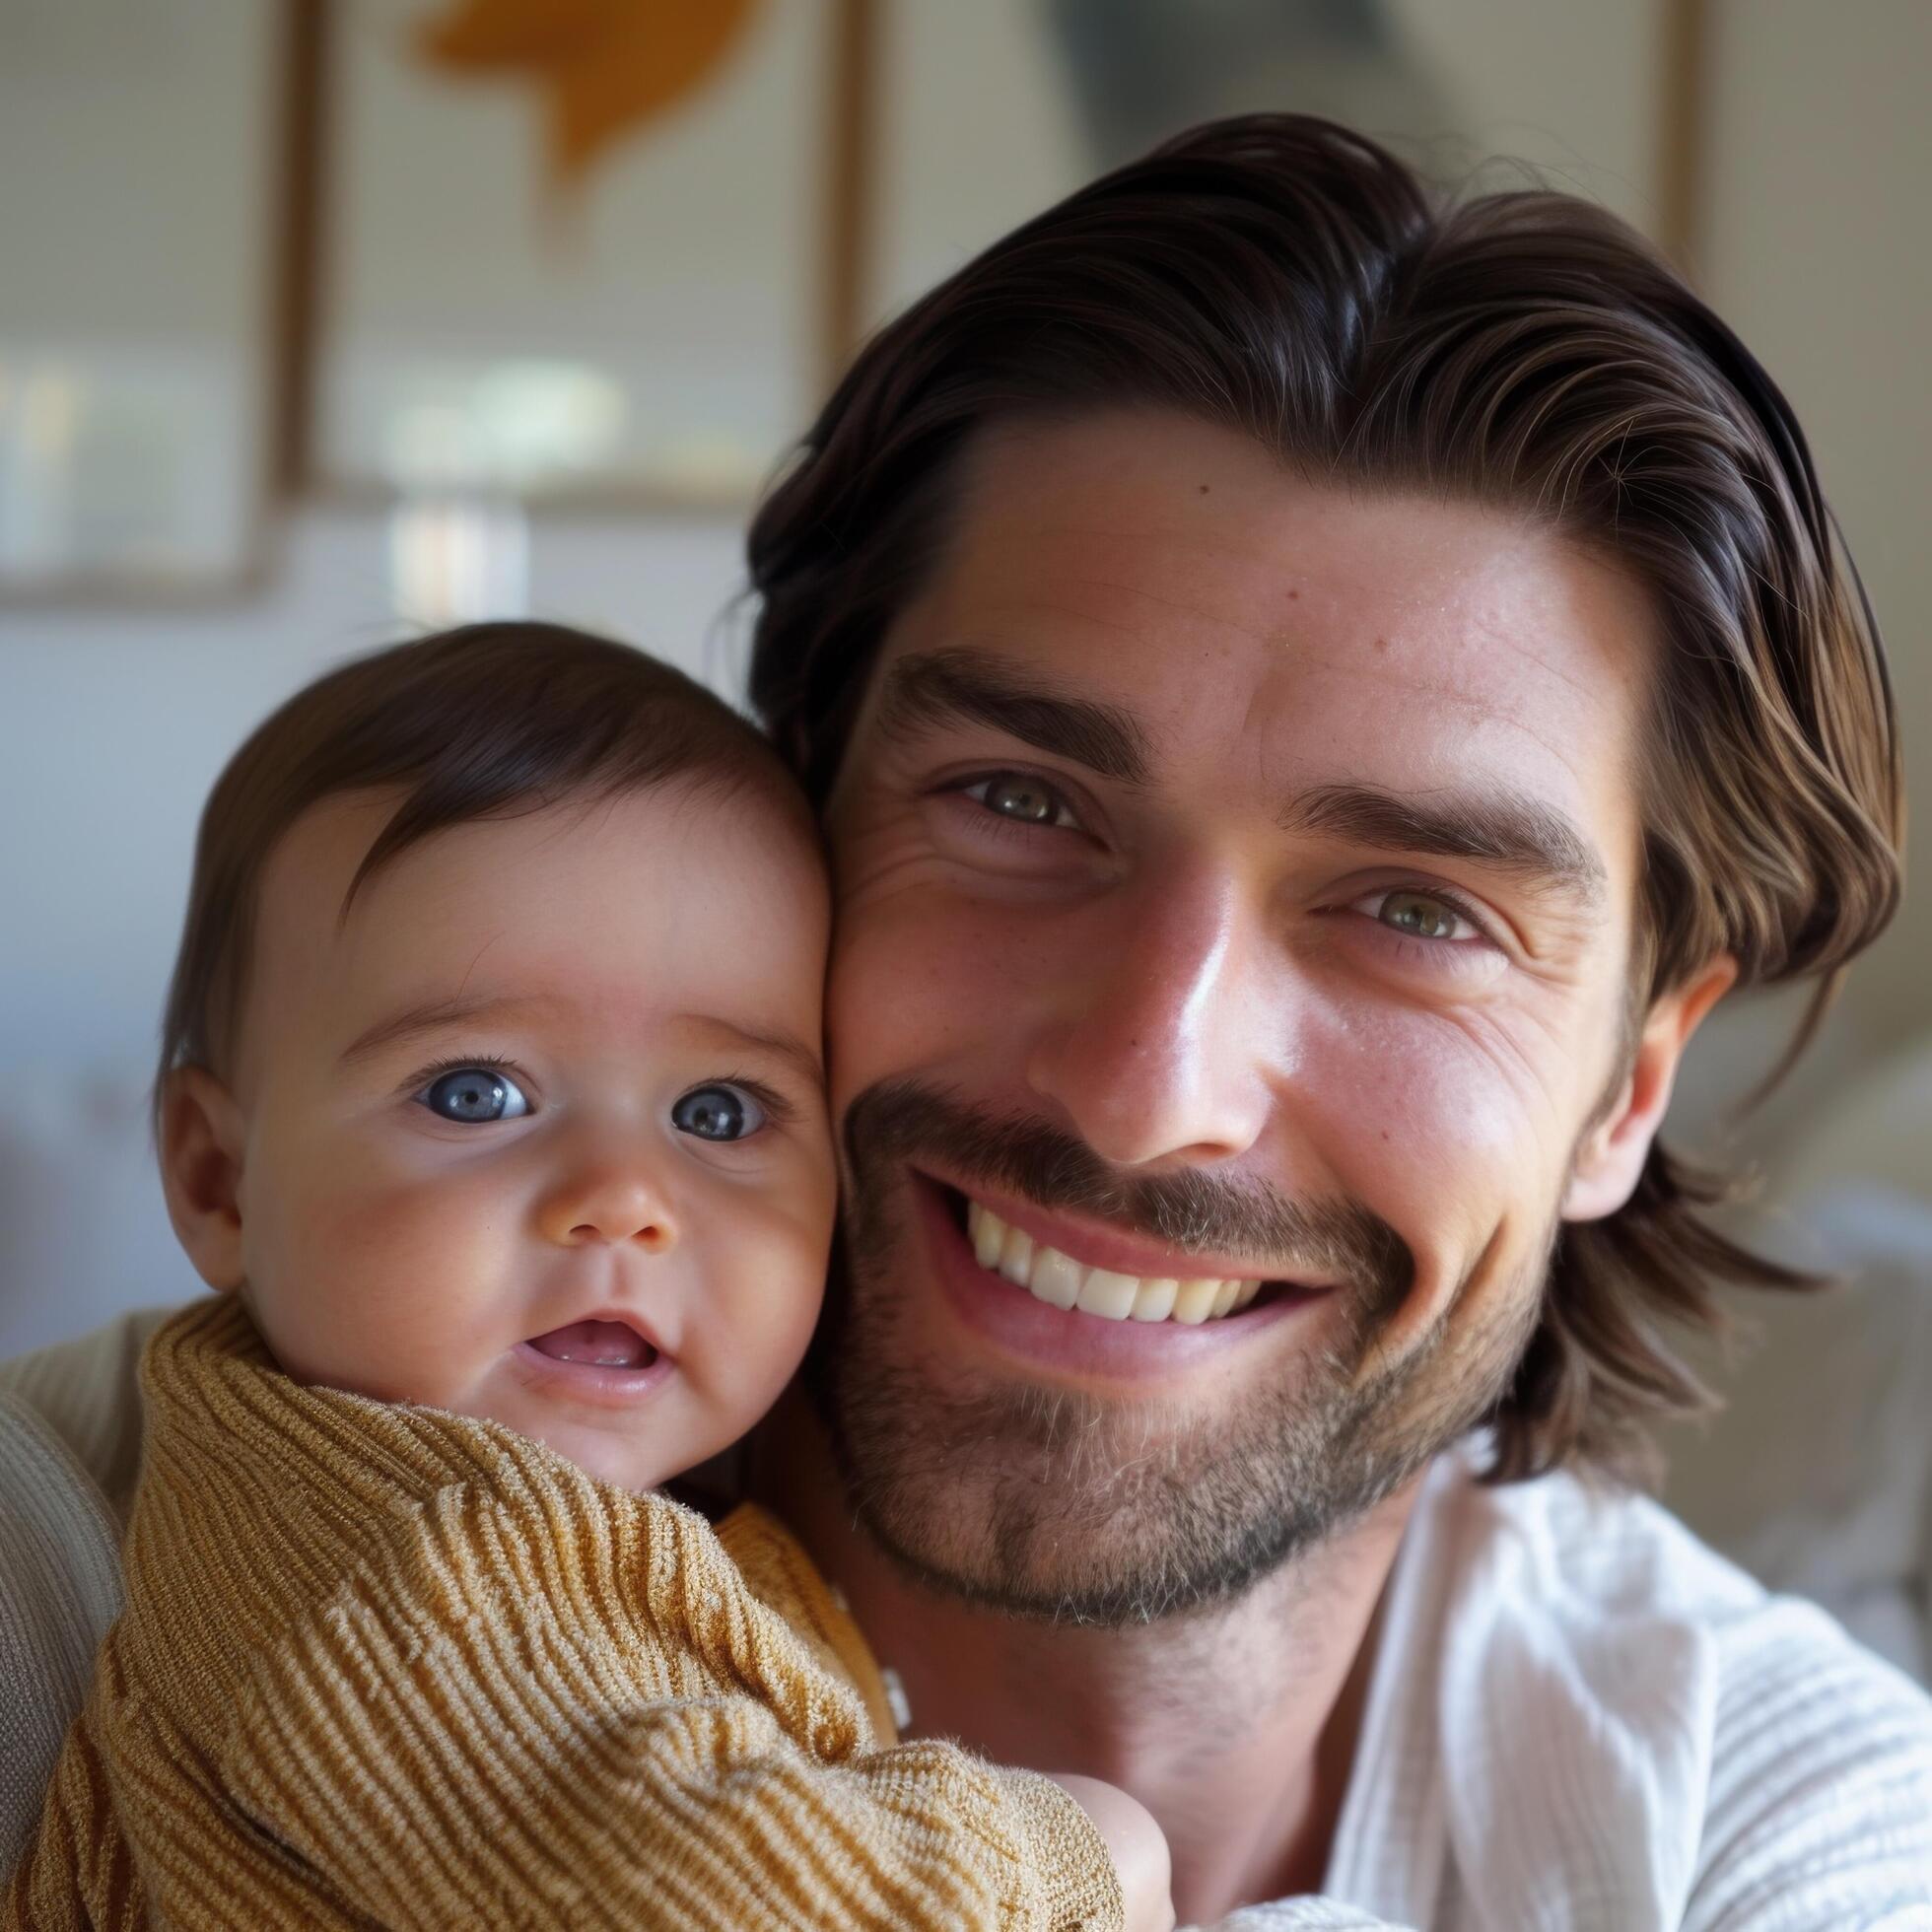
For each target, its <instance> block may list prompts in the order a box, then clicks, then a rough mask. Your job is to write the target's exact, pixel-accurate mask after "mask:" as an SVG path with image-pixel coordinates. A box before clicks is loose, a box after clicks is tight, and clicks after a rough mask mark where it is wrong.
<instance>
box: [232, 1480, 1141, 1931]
mask: <svg viewBox="0 0 1932 1932" xmlns="http://www.w3.org/2000/svg"><path fill="white" fill-rule="evenodd" d="M687 1533H688V1526H687ZM516 1534H517V1525H516V1524H515V1523H514V1522H506V1521H505V1519H504V1518H503V1517H502V1515H501V1512H498V1511H496V1510H495V1509H494V1507H493V1505H492V1503H491V1501H490V1499H489V1498H488V1497H487V1496H484V1497H481V1498H478V1497H475V1496H471V1497H469V1498H466V1499H463V1498H457V1497H455V1496H453V1495H446V1496H445V1497H443V1498H440V1499H439V1512H438V1525H437V1527H436V1528H435V1529H434V1530H432V1531H431V1532H430V1533H429V1535H428V1540H427V1541H426V1543H425V1545H424V1546H423V1547H422V1548H420V1549H416V1550H407V1549H405V1550H401V1551H398V1552H396V1555H395V1560H393V1561H391V1562H387V1563H385V1564H384V1565H383V1567H382V1568H381V1569H380V1571H376V1572H370V1571H366V1572H365V1573H364V1574H362V1575H361V1576H359V1577H358V1578H356V1579H355V1581H354V1583H353V1586H352V1587H348V1588H345V1589H342V1590H338V1591H337V1593H336V1594H335V1596H334V1597H333V1599H332V1600H331V1601H330V1602H329V1604H328V1605H327V1607H326V1609H325V1610H324V1611H323V1612H321V1613H320V1614H319V1615H317V1616H316V1617H314V1618H313V1619H311V1620H309V1621H304V1622H303V1623H301V1624H300V1625H299V1626H298V1627H296V1628H295V1629H293V1630H292V1631H291V1632H290V1633H289V1634H288V1635H287V1637H286V1638H285V1640H284V1641H282V1642H281V1643H280V1644H278V1645H277V1646H275V1647H274V1648H273V1650H272V1651H270V1652H268V1653H266V1654H264V1655H263V1656H262V1657H261V1658H260V1659H259V1660H257V1662H256V1664H255V1666H254V1668H253V1670H252V1673H251V1680H250V1683H249V1685H248V1688H247V1691H246V1694H245V1695H244V1697H243V1698H242V1700H241V1703H240V1705H239V1706H238V1708H237V1709H236V1710H235V1712H234V1714H233V1720H232V1722H231V1723H230V1724H229V1725H228V1726H227V1727H226V1736H225V1739H224V1742H223V1745H222V1748H221V1753H220V1765H219V1775H218V1779H217V1783H218V1785H219V1788H220V1789H221V1790H222V1791H223V1792H225V1793H227V1794H229V1795H228V1797H227V1799H226V1800H225V1802H227V1803H230V1804H232V1805H233V1806H234V1807H235V1809H236V1811H237V1813H238V1817H239V1822H240V1824H241V1826H242V1828H244V1829H245V1830H246V1832H247V1833H249V1834H251V1835H252V1836H253V1837H254V1838H256V1839H257V1840H258V1841H260V1842H262V1843H264V1844H265V1845H268V1846H271V1847H272V1848H273V1850H274V1853H275V1855H276V1856H278V1857H281V1858H286V1859H288V1860H292V1861H294V1862H295V1863H296V1865H297V1866H299V1867H300V1868H301V1869H302V1870H303V1871H304V1872H306V1873H307V1874H308V1875H309V1876H310V1881H311V1883H312V1884H313V1886H314V1887H315V1888H316V1890H317V1892H318V1894H319V1895H320V1896H323V1897H328V1898H330V1899H331V1900H332V1901H333V1902H334V1903H335V1904H336V1906H337V1907H338V1908H339V1909H340V1910H342V1911H343V1912H344V1913H345V1914H346V1915H349V1916H362V1917H366V1918H368V1919H372V1920H374V1921H376V1922H378V1923H380V1924H381V1925H384V1926H394V1927H403V1926H431V1925H449V1924H457V1923H489V1924H570V1925H574V1926H601V1925H609V1926H613V1927H614V1926H623V1927H625V1928H627V1932H629V1928H634V1927H636V1926H638V1925H643V1924H649V1925H652V1926H662V1927H665V1928H667V1932H737V1928H743V1927H750V1926H759V1925H818V1924H826V1925H841V1926H853V1927H880V1928H884V1927H903V1926H907V1925H928V1924H930V1925H940V1924H943V1925H948V1926H957V1927H961V1928H969V1929H977V1928H988V1932H991V1929H992V1928H1000V1929H1001V1932H1005V1929H1006V1928H1012V1929H1013V1932H1111V1928H1115V1927H1118V1926H1119V1925H1120V1924H1121V1922H1122V1898H1121V1893H1120V1887H1119V1882H1118V1880H1117V1878H1116V1877H1115V1874H1114V1872H1113V1868H1112V1866H1111V1864H1110V1863H1109V1862H1108V1859H1107V1855H1106V1851H1105V1848H1104V1846H1103V1845H1102V1843H1101V1841H1100V1838H1099V1834H1098V1833H1097V1832H1096V1831H1095V1830H1094V1828H1093V1827H1092V1825H1091V1824H1090V1822H1089V1821H1088V1820H1087V1818H1086V1816H1085V1814H1084V1813H1083V1812H1082V1811H1081V1810H1080V1809H1079V1807H1078V1806H1077V1805H1075V1804H1074V1803H1073V1801H1072V1800H1071V1799H1070V1798H1069V1797H1068V1796H1067V1795H1066V1793H1064V1792H1063V1791H1061V1790H1060V1788H1059V1787H1058V1786H1057V1785H1054V1784H1052V1783H1051V1782H1050V1781H1049V1780H1047V1779H1044V1778H1040V1777H1036V1776H1033V1775H1031V1774H1029V1773H1025V1772H1017V1771H1007V1770H1002V1769H1000V1768H999V1767H996V1766H994V1765H991V1764H988V1763H986V1762H984V1761H983V1760H981V1759H977V1758H975V1757H973V1756H972V1755H971V1754H969V1753H967V1752H966V1751H964V1750H962V1749H960V1748H959V1747H957V1746H954V1745H951V1744H947V1743H943V1742H920V1743H913V1744H906V1745H901V1746H897V1747H895V1748H893V1749H891V1750H889V1751H867V1750H857V1751H855V1750H852V1749H850V1748H849V1746H850V1742H851V1740H852V1738H853V1736H854V1735H855V1731H854V1720H855V1717H856V1714H857V1712H858V1704H857V1700H856V1698H854V1697H853V1695H852V1692H851V1691H850V1689H849V1688H848V1687H846V1686H844V1685H842V1684H837V1683H834V1682H833V1681H832V1680H831V1679H830V1677H829V1674H826V1673H823V1672H822V1671H816V1667H815V1666H812V1667H810V1668H809V1669H805V1668H803V1667H802V1666H801V1663H800V1660H801V1659H802V1658H803V1650H802V1646H799V1645H796V1644H795V1642H794V1643H793V1648H792V1652H791V1653H788V1652H787V1651H786V1648H785V1644H786V1639H787V1636H788V1635H789V1632H787V1631H786V1630H785V1628H784V1626H783V1623H782V1620H780V1619H778V1618H777V1616H776V1614H775V1613H773V1612H771V1611H770V1610H769V1609H768V1608H767V1607H766V1606H763V1605H761V1604H758V1603H756V1602H754V1601H753V1600H751V1599H750V1597H749V1595H748V1593H742V1592H740V1593H738V1594H737V1595H736V1596H734V1595H733V1593H732V1592H731V1591H730V1589H729V1587H728V1584H726V1585H725V1586H724V1587H720V1585H721V1582H722V1581H723V1579H721V1578H720V1577H719V1576H717V1575H712V1576H710V1577H707V1578H706V1579H705V1580H703V1581H702V1582H701V1583H699V1584H697V1585H696V1586H694V1588H695V1591H696V1599H695V1602H694V1605H693V1614H694V1632H695V1633H694V1637H693V1641H692V1653H693V1654H692V1656H691V1657H689V1658H677V1657H670V1658H666V1657H664V1656H662V1655H656V1656H652V1657H649V1658H647V1657H646V1656H644V1655H643V1654H642V1652H641V1651H640V1650H633V1651H631V1652H630V1653H629V1654H626V1653H625V1651H624V1649H623V1648H622V1646H618V1645H613V1644H612V1643H610V1642H609V1641H607V1637H608V1626H607V1624H605V1622H604V1621H602V1620H600V1619H599V1618H598V1617H596V1616H594V1615H592V1616H589V1617H583V1616H575V1615H572V1614H570V1612H571V1608H572V1607H571V1606H569V1605H568V1604H567V1603H566V1604H564V1605H563V1606H562V1611H563V1614H560V1605H559V1600H558V1596H557V1593H556V1592H555V1591H554V1590H552V1589H546V1588H543V1587H535V1588H526V1587H519V1575H518V1571H519V1562H518V1560H517V1551H516V1550H515V1549H513V1548H506V1547H504V1546H503V1545H501V1544H498V1545H496V1546H495V1547H492V1548H490V1549H489V1550H488V1552H487V1557H488V1560H487V1561H486V1562H483V1563H480V1564H478V1565H477V1567H476V1568H475V1569H474V1571H473V1572H470V1571H467V1570H465V1569H464V1568H463V1563H464V1561H465V1559H466V1558H467V1556H468V1555H469V1554H471V1553H473V1552H476V1551H477V1550H478V1549H480V1548H481V1543H480V1541H479V1539H480V1540H484V1541H487V1540H488V1539H489V1538H491V1537H494V1536H509V1537H511V1538H513V1539H514V1538H515V1536H516ZM699 1534H702V1532H699ZM677 1570H678V1566H677V1565H675V1564H672V1565H667V1566H666V1569H665V1574H666V1576H675V1575H676V1574H677ZM486 1578H487V1579H490V1580H489V1581H485V1579H486ZM520 1580H523V1581H529V1582H534V1581H535V1579H533V1578H531V1579H520ZM680 1587H681V1586H680ZM452 1590H453V1591H454V1593H455V1595H454V1597H453V1599H452V1598H451V1596H450V1592H451V1591H452ZM426 1610H433V1614H427V1615H426V1614H425V1613H426ZM720 1619H722V1620H723V1624H724V1631H725V1633H724V1636H723V1637H722V1638H721V1637H720V1636H719V1634H718V1630H719V1628H720V1625H719V1621H718V1620H720ZM761 1620H766V1621H761ZM707 1628H709V1629H710V1631H711V1634H710V1635H707V1634H706V1633H705V1632H706V1629H707ZM732 1629H735V1630H736V1631H737V1632H738V1636H737V1637H733V1636H732V1635H731V1634H730V1631H731V1630H732ZM746 1633H749V1634H748V1636H747V1635H746ZM740 1639H743V1641H740ZM663 1640H664V1641H671V1640H673V1639H669V1638H665V1639H663ZM721 1642H722V1643H723V1645H724V1650H725V1651H727V1652H730V1651H732V1650H733V1648H734V1646H735V1647H736V1648H737V1649H739V1650H742V1649H743V1647H744V1643H745V1642H749V1643H750V1644H751V1645H752V1646H753V1647H757V1646H763V1651H764V1654H765V1656H766V1657H767V1659H768V1660H770V1659H776V1660H777V1661H776V1662H772V1663H771V1664H770V1670H769V1673H768V1682H765V1683H761V1682H759V1681H758V1679H757V1676H756V1673H755V1672H753V1673H751V1674H750V1675H749V1676H748V1677H747V1679H746V1680H745V1681H744V1682H742V1684H741V1686H738V1687H733V1686H731V1685H730V1684H729V1683H728V1673H727V1672H721V1671H720V1670H719V1669H718V1668H717V1663H718V1651H719V1645H720V1643H721ZM700 1653H703V1655H701V1654H700ZM647 1663H648V1665H649V1668H648V1669H647V1668H643V1666H645V1665H646V1664H647ZM700 1663H703V1664H704V1668H703V1669H702V1670H701V1669H699V1668H698V1665H699V1664H700ZM813 1671H816V1678H817V1681H816V1682H813V1681H812V1676H811V1673H812V1672H813ZM667 1673H668V1675H669V1678H670V1680H672V1681H673V1682H677V1681H679V1680H682V1682H683V1683H684V1687H685V1691H684V1694H672V1695H668V1696H666V1695H663V1694H660V1692H661V1690H662V1689H663V1686H664V1684H665V1681H666V1674H667ZM721 1676H724V1677H726V1678H727V1682H726V1684H725V1687H724V1689H720V1688H719V1680H720V1678H721ZM777 1677H783V1678H784V1679H785V1680H786V1683H787V1686H788V1694H786V1695H784V1696H779V1695H773V1694H766V1692H767V1691H768V1690H769V1689H770V1682H769V1679H772V1678H777ZM701 1679H702V1680H704V1681H703V1682H702V1683H700V1680H701ZM857 1735H859V1736H861V1737H862V1736H864V1735H865V1734H864V1732H863V1729H862V1720H861V1721H860V1724H859V1729H858V1732H857Z"/></svg>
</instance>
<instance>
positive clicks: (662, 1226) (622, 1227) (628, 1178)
mask: <svg viewBox="0 0 1932 1932" xmlns="http://www.w3.org/2000/svg"><path fill="white" fill-rule="evenodd" d="M657 1165H658V1163H657V1162H656V1161H655V1160H654V1159H653V1158H652V1157H651V1154H650V1152H649V1151H647V1150H646V1149H645V1148H643V1147H642V1146H640V1145H638V1144H637V1143H636V1142H635V1141H634V1140H632V1141H628V1142H627V1140H626V1138H625V1137H620V1136H616V1135H610V1136H604V1137H600V1138H597V1139H596V1140H595V1141H594V1143H580V1144H578V1145H576V1146H574V1147H573V1148H572V1149H571V1157H570V1159H569V1161H568V1163H567V1165H566V1167H565V1169H564V1172H563V1173H562V1174H561V1175H560V1176H559V1178H558V1179H557V1180H556V1181H555V1182H554V1183H553V1184H552V1186H551V1187H550V1188H549V1190H548V1191H547V1192H546V1193H545V1194H544V1196H543V1198H542V1200H541V1201H540V1202H539V1204H538V1207H537V1227H538V1230H539V1232H540V1233H541V1234H542V1235H543V1237H544V1239H545V1240H547V1241H554V1242H555V1243H556V1244H557V1245H558V1246H559V1247H563V1248H581V1247H588V1246H591V1245H592V1244H594V1243H597V1242H604V1243H608V1244H609V1245H611V1246H613V1247H621V1246H623V1245H624V1244H626V1243H635V1244H636V1245H637V1246H638V1247H640V1248H642V1249H644V1250H645V1252H646V1253H648V1254H654V1255H658V1254H664V1253H667V1252H668V1251H669V1250H670V1249H672V1248H674V1247H675V1246H676V1245H677V1240H678V1227H677V1217H676V1214H675V1212H674V1211H673V1208H672V1205H671V1202H670V1198H669V1193H668V1191H667V1190H666V1188H665V1187H664V1185H663V1180H662V1177H661V1175H660V1174H659V1173H658V1171H657Z"/></svg>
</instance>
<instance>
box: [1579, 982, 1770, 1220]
mask: <svg viewBox="0 0 1932 1932" xmlns="http://www.w3.org/2000/svg"><path fill="white" fill-rule="evenodd" d="M1737 977H1738V962H1737V961H1736V960H1735V959H1733V958H1732V957H1731V955H1730V954H1729V953H1720V954H1719V955H1718V956H1717V957H1716V958H1715V959H1713V960H1712V961H1711V962H1710V963H1709V965H1707V966H1706V967H1705V968H1704V969H1703V971H1702V972H1700V973H1698V974H1696V975H1695V976H1694V977H1693V978H1691V979H1690V980H1687V981H1686V982H1685V983H1684V984H1683V985H1682V986H1680V987H1678V988H1677V989H1676V990H1675V991H1674V992H1671V993H1667V994H1665V995H1664V996H1663V998H1662V999H1661V1000H1658V1001H1657V1002H1656V1004H1655V1005H1653V1006H1652V1007H1651V1009H1650V1011H1649V1014H1648V1015H1647V1016H1646V1017H1645V1019H1644V1022H1643V1031H1642V1032H1641V1033H1640V1034H1639V1035H1638V1036H1637V1048H1636V1053H1635V1055H1634V1056H1633V1057H1632V1059H1631V1062H1630V1065H1629V1067H1628V1068H1627V1069H1625V1070H1624V1075H1623V1081H1622V1085H1621V1087H1620V1088H1619V1090H1618V1094H1617V1101H1616V1104H1615V1105H1614V1106H1613V1107H1611V1108H1610V1109H1609V1111H1608V1112H1607V1113H1606V1114H1605V1115H1604V1116H1603V1118H1602V1119H1601V1120H1599V1121H1598V1122H1597V1124H1596V1126H1594V1127H1593V1128H1591V1130H1590V1131H1589V1133H1588V1134H1586V1135H1585V1136H1584V1137H1583V1141H1582V1144H1581V1145H1580V1146H1579V1147H1578V1149H1577V1153H1576V1162H1575V1165H1574V1166H1573V1167H1572V1168H1571V1170H1570V1184H1569V1192H1568V1193H1567V1194H1565V1195H1564V1197H1563V1219H1564V1220H1566V1221H1598V1220H1602V1219H1603V1218H1604V1216H1605V1215H1606V1214H1614V1213H1616V1211H1617V1210H1618V1209H1619V1208H1620V1207H1622V1206H1623V1204H1624V1203H1625V1202H1626V1201H1628V1200H1629V1198H1630V1196H1631V1195H1632V1194H1633V1193H1634V1192H1635V1190H1636V1185H1637V1180H1638V1177H1639V1176H1640V1175H1641V1174H1642V1173H1643V1163H1644V1161H1645V1159H1646V1158H1648V1156H1649V1153H1650V1143H1651V1142H1652V1141H1653V1140H1654V1139H1656V1138H1657V1130H1658V1128H1659V1127H1660V1126H1662V1125H1663V1120H1664V1110H1665V1109H1666V1108H1667V1107H1668V1106H1669V1105H1670V1104H1671V1086H1672V1083H1673V1082H1674V1081H1675V1080H1676V1078H1677V1069H1678V1063H1679V1062H1680V1061H1681V1060H1682V1059H1683V1058H1684V1049H1685V1048H1686V1047H1687V1046H1688V1045H1689V1044H1690V1036H1691V1034H1693V1033H1694V1032H1696V1030H1697V1028H1698V1026H1699V1024H1700V1023H1701V1022H1702V1020H1703V1017H1704V1015H1705V1014H1706V1013H1707V1012H1709V1011H1710V1009H1711V1008H1712V1007H1713V1006H1714V1005H1716V1004H1717V1002H1718V1001H1719V1000H1721V999H1723V997H1724V996H1725V994H1727V993H1729V992H1730V990H1731V988H1732V986H1733V985H1734V984H1735V983H1736V981H1737Z"/></svg>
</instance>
